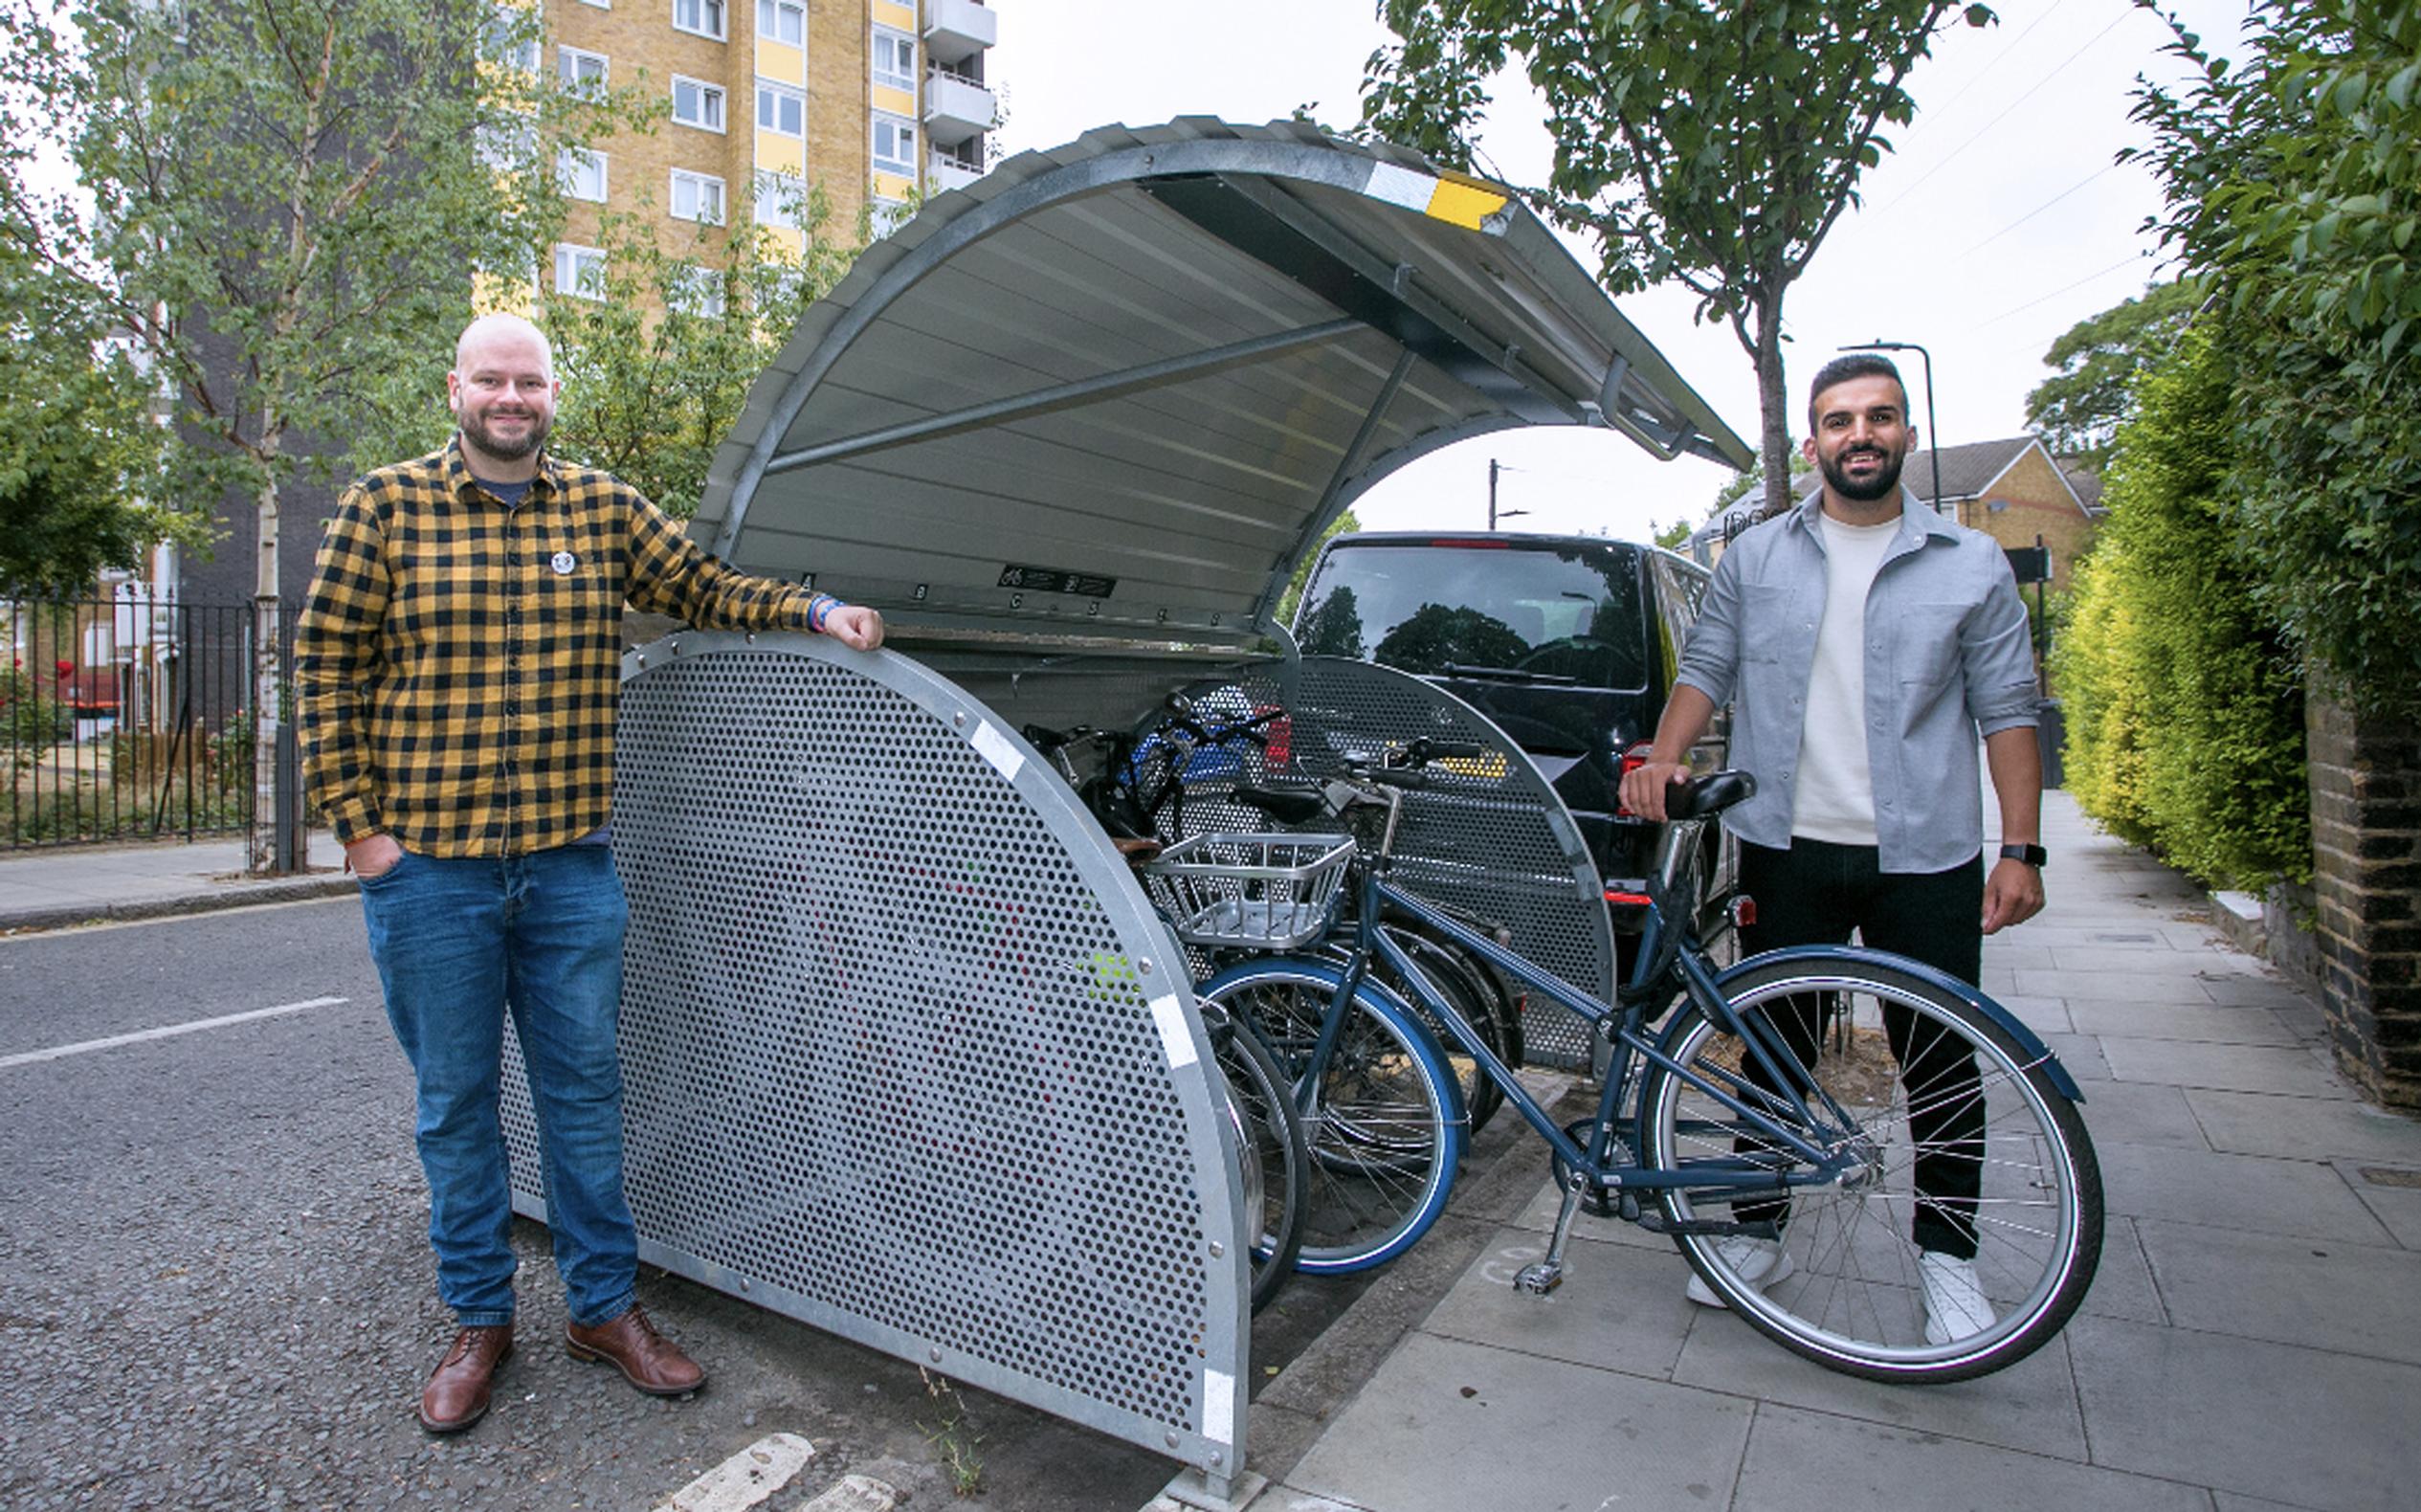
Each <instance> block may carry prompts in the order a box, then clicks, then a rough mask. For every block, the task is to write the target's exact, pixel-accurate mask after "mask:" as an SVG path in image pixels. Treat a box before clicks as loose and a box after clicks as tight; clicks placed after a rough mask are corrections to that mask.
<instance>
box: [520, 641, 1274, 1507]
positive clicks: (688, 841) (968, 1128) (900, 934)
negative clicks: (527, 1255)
mask: <svg viewBox="0 0 2421 1512" xmlns="http://www.w3.org/2000/svg"><path fill="white" fill-rule="evenodd" d="M613 834H614V857H615V861H616V863H617V865H618V866H619V868H620V870H621V873H622V877H623V880H624V885H625V887H626V889H627V891H628V893H629V896H630V902H631V929H630V934H629V938H628V942H627V945H626V947H625V951H624V968H625V983H624V997H623V1010H622V1054H623V1064H624V1075H625V1083H626V1090H625V1124H626V1128H627V1131H628V1147H627V1155H628V1169H627V1176H626V1186H627V1189H628V1190H629V1193H630V1198H631V1205H632V1208H633V1212H634V1214H635V1215H636V1217H637V1220H638V1228H639V1235H640V1241H641V1245H640V1248H641V1254H642V1256H644V1257H645V1258H647V1259H648V1260H649V1261H650V1262H651V1263H655V1264H659V1265H662V1266H664V1267H665V1268H666V1269H668V1270H672V1271H674V1272H677V1273H678V1274H680V1275H683V1276H687V1277H690V1278H691V1279H696V1280H699V1281H702V1282H704V1283H706V1284H708V1285H711V1286H715V1287H717V1288H718V1289H721V1290H724V1291H728V1292H732V1293H735V1294H738V1295H741V1296H744V1297H745V1298H746V1299H747V1300H748V1301H754V1302H757V1303H759V1304H761V1305H764V1306H766V1307H770V1308H772V1309H774V1310H775V1311H778V1312H782V1313H785V1314H787V1315H788V1316H791V1317H794V1318H798V1319H801V1320H803V1321H805V1322H807V1323H812V1324H814V1325H816V1326H818V1327H821V1328H825V1329H828V1330H830V1331H832V1332H834V1333H837V1334H841V1335H843V1336H845V1337H848V1338H851V1339H854V1340H856V1341H858V1342H860V1343H863V1344H866V1345H872V1346H874V1347H876V1348H879V1349H883V1350H885V1351H887V1352H890V1353H893V1354H896V1355H899V1356H900V1357H901V1358H903V1359H911V1360H915V1361H917V1362H918V1363H920V1364H924V1365H931V1366H934V1367H938V1368H939V1369H941V1370H943V1371H944V1372H946V1373H948V1374H949V1375H951V1376H954V1377H956V1378H958V1379H960V1380H964V1381H967V1382H971V1383H973V1384H975V1385H978V1386H981V1387H983V1388H985V1389H987V1390H993V1391H997V1392H999V1393H1001V1394H1003V1395H1006V1396H1011V1397H1015V1398H1018V1399H1021V1400H1024V1401H1027V1402H1031V1403H1033V1404H1034V1405H1036V1406H1039V1407H1042V1408H1044V1409H1046V1410H1048V1411H1050V1412H1055V1413H1058V1414H1060V1415H1062V1416H1065V1417H1069V1418H1072V1419H1075V1420H1077V1421H1079V1422H1083V1423H1086V1424H1089V1425H1091V1426H1093V1427H1096V1428H1099V1429H1101V1430H1103V1431H1105V1432H1108V1433H1111V1434H1117V1435H1118V1436H1121V1437H1123V1438H1127V1439H1131V1440H1133V1441H1134V1442H1137V1443H1141V1444H1144V1445H1147V1446H1149V1447H1150V1448H1152V1449H1155V1450H1158V1451H1160V1452H1163V1453H1166V1454H1169V1455H1171V1456H1175V1457H1178V1458H1180V1459H1184V1460H1187V1461H1188V1462H1190V1463H1192V1464H1195V1465H1197V1466H1200V1467H1203V1468H1204V1469H1205V1470H1206V1471H1207V1472H1209V1473H1210V1474H1211V1475H1213V1476H1226V1475H1228V1474H1231V1473H1233V1470H1234V1469H1235V1468H1236V1467H1237V1466H1238V1465H1240V1463H1241V1456H1242V1449H1243V1443H1242V1430H1243V1421H1244V1412H1243V1408H1244V1402H1243V1392H1242V1391H1241V1390H1238V1389H1237V1383H1238V1382H1240V1381H1242V1380H1244V1379H1246V1347H1247V1312H1248V1309H1247V1307H1246V1305H1245V1302H1244V1298H1245V1295H1246V1293H1245V1285H1246V1282H1245V1264H1244V1261H1245V1256H1244V1253H1243V1249H1242V1246H1241V1245H1240V1244H1239V1242H1238V1238H1239V1235H1240V1233H1241V1225H1240V1221H1239V1213H1240V1212H1241V1203H1240V1198H1239V1193H1238V1190H1237V1177H1236V1173H1235V1168H1234V1165H1233V1158H1232V1152H1231V1151H1230V1150H1229V1149H1228V1147H1227V1145H1225V1144H1224V1143H1223V1141H1224V1140H1225V1138H1226V1137H1227V1136H1226V1134H1225V1130H1224V1120H1222V1119H1218V1118H1214V1117H1213V1116H1212V1109H1213V1106H1214V1104H1213V1103H1212V1101H1211V1091H1210V1082H1209V1081H1208V1080H1207V1079H1206V1075H1207V1068H1208V1067H1209V1065H1210V1061H1209V1059H1208V1048H1207V1044H1206V1041H1205V1040H1204V1039H1203V1036H1202V1029H1201V1025H1200V1021H1199V1019H1198V1018H1197V1017H1196V1015H1195V1012H1194V1008H1193V1004H1192V999H1191V997H1190V994H1189V993H1188V990H1187V989H1186V986H1185V983H1184V981H1183V980H1182V979H1183V976H1184V972H1183V970H1182V969H1181V968H1180V969H1175V970H1172V969H1171V963H1170V962H1169V961H1168V959H1167V957H1166V937H1165V936H1164V935H1163V934H1161V933H1160V930H1159V926H1158V924H1157V923H1156V921H1155V919H1154V917H1153V915H1152V914H1151V912H1150V909H1149V907H1148V905H1147V904H1146V903H1145V901H1144V898H1143V895H1142V893H1141V892H1140V890H1139V889H1138V888H1137V887H1136V884H1135V882H1134V880H1133V878H1131V877H1130V876H1129V875H1128V873H1127V871H1126V869H1125V867H1124V866H1123V865H1122V864H1121V863H1120V862H1119V861H1118V860H1117V858H1116V856H1115V855H1114V853H1111V852H1110V851H1109V849H1108V846H1107V844H1106V842H1105V841H1104V840H1103V839H1102V838H1101V836H1100V833H1099V829H1098V828H1097V827H1096V826H1094V825H1093V823H1092V821H1091V820H1090V819H1089V818H1087V817H1086V816H1085V815H1084V814H1083V813H1082V812H1080V811H1079V810H1078V809H1077V806H1076V803H1075V800H1074V796H1073V794H1072V793H1070V792H1069V791H1068V789H1067V788H1066V786H1065V785H1064V784H1062V783H1061V782H1060V781H1059V780H1058V779H1057V778H1056V777H1055V776H1054V775H1053V774H1052V773H1051V772H1050V771H1049V770H1048V769H1046V768H1045V767H1043V766H1042V765H1041V764H1040V763H1039V762H1038V760H1037V759H1036V758H1035V757H1034V755H1033V751H1032V750H1031V749H1030V748H1028V747H1027V746H1026V745H1025V744H1024V743H1023V742H1022V741H1020V740H1018V739H1017V738H1016V737H1015V736H1014V735H1013V734H1012V733H1011V732H1009V731H1007V730H1005V729H1003V728H1002V727H1001V724H1000V721H999V719H998V718H997V716H992V715H990V714H989V713H988V711H987V710H986V709H985V707H984V706H983V705H982V704H980V703H978V702H976V701H975V700H972V699H970V698H968V697H967V696H966V693H965V692H964V691H963V690H961V689H959V688H958V687H956V686H955V685H954V684H952V683H950V682H948V681H947V680H945V679H944V678H941V677H939V676H937V675H936V674H934V673H932V672H930V671H929V670H927V669H925V668H923V667H922V666H920V665H918V664H917V663H915V662H913V661H911V660H908V659H907V658H905V657H901V656H896V655H893V654H890V653H879V654H877V655H874V656H859V655H855V654H853V653H849V652H846V651H843V650H839V649H836V648H834V647H833V645H832V643H831V642H829V641H825V640H823V639H822V638H821V637H811V636H788V635H783V636H761V637H756V638H754V639H753V640H752V639H750V638H748V637H744V636H740V635H736V634H701V633H697V632H685V633H683V634H680V635H679V636H677V637H673V638H672V639H670V640H667V641H662V642H658V643H656V644H655V645H654V646H651V647H647V648H644V649H643V650H642V651H640V652H638V653H635V654H633V656H632V657H630V658H626V663H625V682H624V688H623V704H622V718H621V733H620V754H619V762H618V768H617V790H616V797H615V804H614V815H613ZM505 1085H506V1088H507V1096H508V1114H507V1131H508V1141H509V1143H510V1145H511V1146H512V1150H513V1157H514V1194H515V1206H516V1207H517V1208H518V1209H520V1210H521V1211H522V1212H526V1213H529V1214H531V1215H533V1216H539V1215H543V1213H544V1194H543V1192H542V1191H541V1190H540V1188H539V1171H540V1167H539V1162H538V1159H537V1145H536V1130H535V1126H534V1124H533V1123H532V1122H531V1119H530V1115H529V1109H528V1102H527V1096H526V1091H525V1089H524V1088H523V1087H522V1078H521V1074H520V1068H519V1059H518V1056H517V1055H516V1056H514V1057H513V1059H512V1064H511V1065H509V1066H508V1075H507V1078H506V1081H505Z"/></svg>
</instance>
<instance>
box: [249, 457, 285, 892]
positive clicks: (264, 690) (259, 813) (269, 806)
mask: <svg viewBox="0 0 2421 1512" xmlns="http://www.w3.org/2000/svg"><path fill="white" fill-rule="evenodd" d="M278 441H279V437H278V435H277V434H275V433H272V434H266V435H264V436H263V437H262V442H263V447H262V449H263V450H264V451H265V452H267V453H268V454H269V455H270V456H273V457H274V456H276V454H277V450H278ZM256 519H257V521H258V529H259V537H260V543H259V559H258V565H257V569H256V571H255V575H254V580H253V819H252V834H251V836H250V839H251V845H250V848H249V856H247V865H246V870H248V871H249V872H251V873H252V875H254V876H255V877H274V876H277V875H278V874H279V873H280V872H282V871H283V870H284V868H283V867H282V865H281V864H280V863H281V861H282V860H283V859H284V858H283V857H281V856H279V855H278V803H279V801H280V799H281V794H279V792H278V725H279V723H281V722H280V719H279V715H280V714H281V713H282V712H283V709H284V705H285V691H286V689H285V678H284V676H283V670H284V669H283V668H282V667H281V666H280V665H279V664H278V475H277V473H276V472H275V471H274V470H271V471H267V472H265V474H264V476H263V477H262V478H261V480H260V492H259V494H258V495H257V496H256Z"/></svg>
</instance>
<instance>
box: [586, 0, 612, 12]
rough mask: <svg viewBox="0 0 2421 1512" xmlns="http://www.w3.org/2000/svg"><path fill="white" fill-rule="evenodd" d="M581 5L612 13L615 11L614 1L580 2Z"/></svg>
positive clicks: (594, 0) (592, 0)
mask: <svg viewBox="0 0 2421 1512" xmlns="http://www.w3.org/2000/svg"><path fill="white" fill-rule="evenodd" d="M580 3H581V4H582V5H592V6H595V7H596V8H597V9H598V10H600V11H611V10H612V9H613V0H580Z"/></svg>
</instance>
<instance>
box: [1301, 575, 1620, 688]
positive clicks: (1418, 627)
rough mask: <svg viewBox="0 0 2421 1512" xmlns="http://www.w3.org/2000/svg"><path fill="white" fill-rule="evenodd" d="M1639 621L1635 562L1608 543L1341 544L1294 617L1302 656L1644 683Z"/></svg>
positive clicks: (1429, 671)
mask: <svg viewBox="0 0 2421 1512" xmlns="http://www.w3.org/2000/svg"><path fill="white" fill-rule="evenodd" d="M1644 630H1645V623H1644V621H1643V620H1642V619H1641V617H1640V609H1639V567H1638V562H1637V560H1636V558H1635V556H1634V555H1633V553H1632V552H1631V551H1629V550H1627V549H1625V548H1624V547H1622V546H1619V545H1612V544H1608V545H1571V544H1568V543H1563V544H1558V543H1548V542H1539V543H1535V544H1532V543H1521V544H1515V543H1512V542H1506V543H1504V544H1502V545H1499V543H1497V542H1489V543H1487V544H1486V545H1485V547H1484V548H1483V547H1481V546H1480V545H1476V544H1475V545H1463V544H1459V543H1455V542H1443V541H1441V542H1436V543H1421V544H1410V543H1399V544H1393V545H1389V544H1384V543H1373V544H1370V545H1358V544H1354V543H1350V542H1344V543H1339V544H1338V545H1336V546H1334V547H1333V548H1331V549H1330V550H1329V552H1328V554H1327V556H1326V557H1325V558H1324V559H1323V560H1322V562H1321V565H1320V568H1319V571H1318V572H1317V573H1315V574H1314V576H1313V578H1312V580H1311V583H1310V584H1309V586H1308V587H1306V588H1305V589H1304V592H1303V606H1302V609H1301V610H1300V611H1299V612H1298V613H1297V614H1296V616H1295V639H1296V642H1297V644H1299V645H1300V646H1301V647H1302V650H1303V653H1304V655H1306V656H1352V657H1355V658H1357V659H1359V660H1363V661H1376V662H1379V663H1381V664H1382V665H1385V666H1389V667H1394V668H1397V669H1399V670H1401V671H1404V672H1410V673H1418V674H1422V675H1427V676H1447V677H1451V676H1454V675H1455V669H1456V668H1468V669H1474V670H1477V669H1487V670H1492V671H1499V672H1505V671H1511V672H1523V673H1529V674H1532V675H1534V676H1538V677H1540V678H1554V679H1556V680H1559V681H1560V680H1563V679H1565V678H1569V679H1570V680H1571V681H1572V682H1573V683H1575V684H1577V685H1579V686H1583V687H1591V688H1613V689H1626V690H1628V689H1637V688H1643V687H1645V686H1646V685H1647V680H1648V678H1647V670H1648V669H1647V660H1646V655H1645V653H1646V646H1645V639H1646V637H1645V634H1644Z"/></svg>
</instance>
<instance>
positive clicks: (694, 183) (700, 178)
mask: <svg viewBox="0 0 2421 1512" xmlns="http://www.w3.org/2000/svg"><path fill="white" fill-rule="evenodd" d="M673 218H674V219H675V220H694V221H697V222H699V223H700V224H701V225H706V226H720V225H722V180H721V179H719V178H716V177H715V176H714V175H713V174H710V173H692V172H691V171H689V170H688V169H687V168H675V169H674V170H673Z"/></svg>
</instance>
